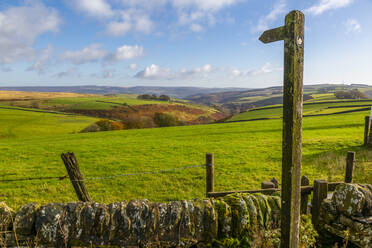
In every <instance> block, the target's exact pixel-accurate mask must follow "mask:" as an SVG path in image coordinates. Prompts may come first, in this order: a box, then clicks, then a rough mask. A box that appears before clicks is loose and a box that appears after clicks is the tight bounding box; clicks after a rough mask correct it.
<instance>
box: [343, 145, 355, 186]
mask: <svg viewBox="0 0 372 248" xmlns="http://www.w3.org/2000/svg"><path fill="white" fill-rule="evenodd" d="M354 161H355V152H348V153H347V157H346V171H345V183H352V182H353V174H354Z"/></svg>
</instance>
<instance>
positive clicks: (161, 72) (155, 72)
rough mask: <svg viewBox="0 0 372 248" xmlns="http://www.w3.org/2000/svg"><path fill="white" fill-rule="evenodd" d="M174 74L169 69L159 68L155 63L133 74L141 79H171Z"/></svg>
mask: <svg viewBox="0 0 372 248" xmlns="http://www.w3.org/2000/svg"><path fill="white" fill-rule="evenodd" d="M174 76H175V75H174V74H173V72H172V71H171V69H169V68H161V67H159V66H157V65H155V64H152V65H150V66H148V67H146V68H145V69H143V70H142V71H140V72H138V73H137V74H136V75H135V77H136V78H143V79H171V78H174Z"/></svg>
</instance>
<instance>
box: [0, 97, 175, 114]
mask: <svg viewBox="0 0 372 248" xmlns="http://www.w3.org/2000/svg"><path fill="white" fill-rule="evenodd" d="M33 94H34V93H30V98H27V97H26V98H23V99H22V98H11V99H13V100H12V101H5V103H6V104H12V105H15V106H20V107H26V108H27V107H35V106H37V108H42V109H60V110H62V109H63V110H70V109H78V110H81V109H112V108H114V107H118V106H127V105H130V106H131V105H144V104H169V103H168V102H165V101H154V100H140V99H136V95H114V96H103V95H86V96H84V95H79V94H74V93H62V94H71V96H63V95H62V96H57V97H53V95H51V96H50V97H47V98H44V95H43V93H40V94H41V95H40V97H38V96H39V94H35V95H33ZM45 94H48V93H45ZM56 94H57V93H56ZM0 99H1V95H0ZM8 99H9V98H6V97H4V100H8ZM14 99H20V101H17V100H14Z"/></svg>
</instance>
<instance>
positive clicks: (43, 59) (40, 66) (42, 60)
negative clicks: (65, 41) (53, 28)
mask: <svg viewBox="0 0 372 248" xmlns="http://www.w3.org/2000/svg"><path fill="white" fill-rule="evenodd" d="M52 54H53V47H52V46H50V45H49V46H48V47H47V48H45V49H44V50H42V51H41V52H40V54H39V55H38V56H37V60H36V61H35V62H34V63H33V64H32V65H31V66H30V67H29V68H28V69H27V71H37V72H38V73H39V74H43V73H45V70H46V68H47V67H48V66H49V65H50V63H51V61H50V59H51V57H52Z"/></svg>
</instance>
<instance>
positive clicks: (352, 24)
mask: <svg viewBox="0 0 372 248" xmlns="http://www.w3.org/2000/svg"><path fill="white" fill-rule="evenodd" d="M344 25H345V28H346V33H347V34H349V33H356V32H360V31H362V27H361V26H360V23H359V22H358V21H357V20H355V19H351V18H349V19H347V20H346V22H345V23H344Z"/></svg>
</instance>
